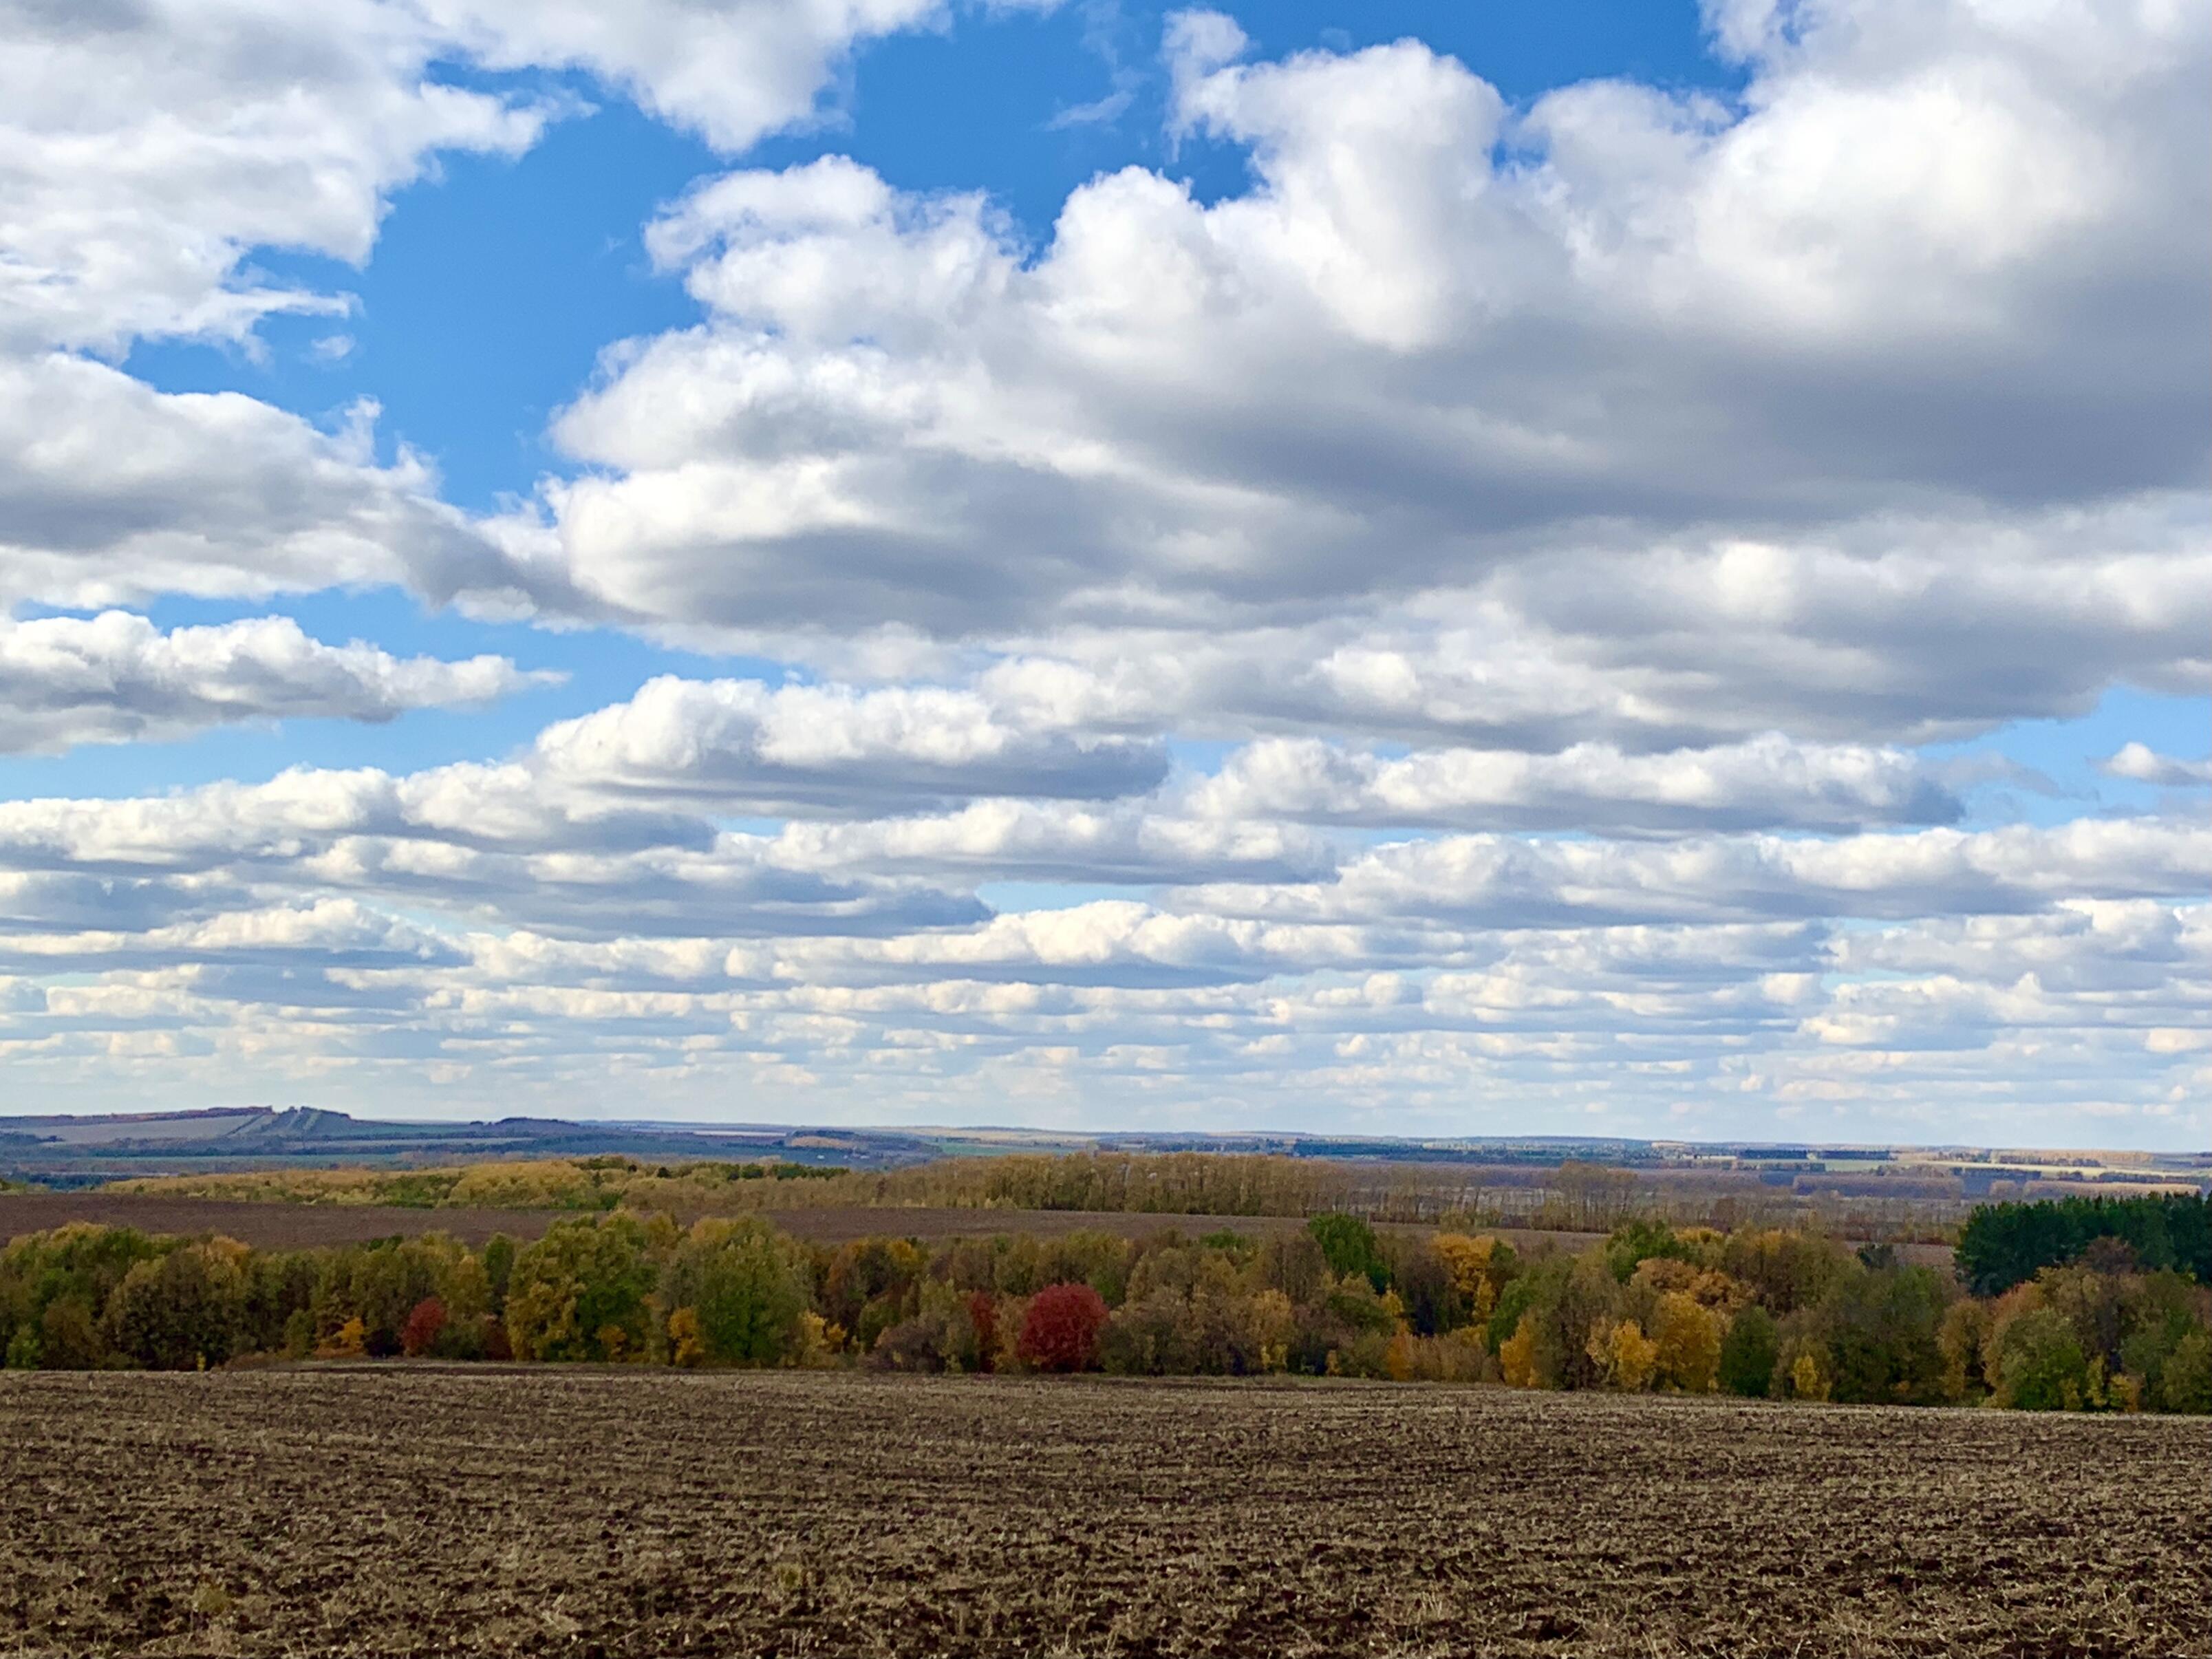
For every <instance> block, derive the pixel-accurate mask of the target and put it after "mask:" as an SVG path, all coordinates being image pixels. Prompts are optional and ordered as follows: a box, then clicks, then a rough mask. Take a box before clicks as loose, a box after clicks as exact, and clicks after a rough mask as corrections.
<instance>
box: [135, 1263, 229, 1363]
mask: <svg viewBox="0 0 2212 1659" xmlns="http://www.w3.org/2000/svg"><path fill="white" fill-rule="evenodd" d="M245 1255H246V1247H245V1246H244V1245H243V1244H240V1243H235V1242H234V1241H233V1240H230V1239H227V1238H218V1239H210V1240H208V1241H206V1242H204V1243H191V1244H180V1245H179V1246H178V1247H177V1248H176V1249H173V1250H170V1251H168V1252H167V1254H166V1255H161V1256H159V1257H157V1258H155V1259H154V1260H152V1261H141V1262H140V1263H138V1264H137V1266H136V1267H133V1268H131V1271H130V1272H129V1273H125V1275H124V1276H123V1282H122V1283H121V1284H119V1285H117V1286H116V1287H115V1293H114V1295H113V1296H112V1297H109V1298H108V1304H107V1310H106V1325H107V1335H108V1340H110V1341H111V1342H112V1343H113V1344H114V1345H115V1347H116V1349H117V1350H118V1352H121V1353H123V1354H125V1355H126V1356H127V1357H129V1358H131V1360H133V1361H135V1362H136V1363H137V1364H141V1365H143V1366H145V1367H146V1368H147V1369H148V1370H193V1369H195V1368H196V1367H201V1366H207V1365H220V1364H222V1363H223V1362H224V1361H225V1360H227V1359H228V1358H230V1356H231V1355H232V1353H233V1352H235V1351H236V1349H237V1346H238V1340H239V1335H240V1331H241V1329H242V1328H243V1327H244V1324H245V1315H246V1275H245V1273H243V1272H242V1271H241V1270H240V1263H241V1261H242V1260H243V1258H244V1257H245Z"/></svg>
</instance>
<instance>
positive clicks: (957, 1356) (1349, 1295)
mask: <svg viewBox="0 0 2212 1659" xmlns="http://www.w3.org/2000/svg"><path fill="white" fill-rule="evenodd" d="M0 1352H4V1355H5V1358H6V1363H7V1364H9V1366H13V1367H46V1368H80V1369H81V1368H92V1367H118V1366H125V1367H127V1366H142V1367H156V1368H166V1369H191V1368H195V1367H200V1366H210V1365H222V1364H251V1363H261V1362H268V1361H272V1360H276V1359H292V1360H306V1359H314V1358H325V1359H336V1358H362V1357H377V1356H385V1355H415V1356H433V1357H438V1358H447V1359H454V1360H472V1359H508V1358H513V1359H519V1360H529V1361H542V1362H556V1361H592V1362H599V1363H610V1364H648V1365H685V1366H692V1365H805V1366H823V1367H828V1366H844V1365H866V1366H871V1367H876V1368H880V1369H885V1370H916V1371H1023V1370H1030V1371H1076V1370H1107V1371H1112V1372H1117V1373H1121V1374H1127V1375H1166V1374H1179V1375H1187V1374H1201V1375H1202V1374H1221V1375H1249V1374H1259V1373H1268V1372H1293V1373H1310V1374H1316V1375H1329V1376H1366V1377H1392V1378H1397V1379H1401V1380H1415V1379H1426V1380H1434V1381H1457V1382H1483V1381H1494V1382H1503V1383H1508V1384H1511V1385H1515V1386H1517V1387H1522V1388H1537V1389H1617V1390H1625V1391H1646V1390H1669V1391H1678V1392H1681V1393H1686V1394H1708V1393H1712V1392H1716V1391H1726V1392H1729V1393H1733V1394H1737V1395H1750V1396H1773V1397H1778V1398H1784V1399H1798V1400H1829V1401H1878V1402H1885V1403H1903V1404H1938V1403H1965V1402H1972V1401H1985V1402H1987V1403H1990V1404H1994V1405H1998V1406H2009V1407H2031V1408H2042V1409H2067V1410H2075V1409H2081V1410H2124V1411H2136V1410H2155V1411H2187V1412H2203V1411H2209V1410H2212V1291H2208V1290H2207V1289H2206V1287H2205V1286H2204V1285H2203V1284H2201V1283H2199V1282H2198V1281H2197V1280H2196V1279H2192V1278H2191V1277H2190V1276H2189V1275H2187V1274H2185V1273H2181V1272H2178V1271H2175V1270H2174V1269H2172V1268H2157V1269H2147V1268H2145V1267H2142V1265H2141V1264H2140V1263H2138V1262H2136V1261H2134V1260H2132V1259H2131V1258H2130V1256H2129V1255H2127V1254H2126V1252H2124V1251H2123V1250H2114V1251H2111V1252H2106V1253H2105V1254H2104V1255H2102V1256H2097V1255H2094V1253H2093V1254H2092V1255H2091V1256H2089V1257H2085V1258H2084V1259H2082V1260H2080V1261H2072V1262H2069V1263H2066V1264H2063V1265H2053V1266H2046V1267H2043V1268H2042V1269H2041V1270H2040V1271H2039V1272H2037V1273H2035V1274H2034V1275H2033V1277H2032V1278H2030V1279H2027V1280H2026V1281H2024V1282H2022V1283H2021V1284H2018V1285H2014V1286H2013V1287H2012V1288H2010V1289H2009V1290H2008V1291H2005V1293H2004V1294H2003V1295H2002V1296H2000V1297H1994V1298H1983V1297H1974V1296H1972V1295H1971V1294H1969V1293H1966V1292H1965V1291H1962V1290H1961V1289H1960V1286H1959V1285H1957V1284H1956V1283H1955V1282H1954V1280H1953V1279H1951V1278H1950V1277H1949V1276H1948V1275H1946V1274H1942V1273H1938V1272H1936V1270H1934V1269H1931V1268H1928V1267H1914V1266H1906V1265H1901V1264H1899V1262H1898V1261H1897V1260H1896V1259H1895V1256H1894V1255H1893V1252H1892V1251H1891V1250H1890V1249H1887V1247H1885V1246H1881V1245H1872V1246H1867V1247H1864V1248H1863V1249H1857V1250H1854V1249H1851V1248H1850V1247H1849V1246H1847V1245H1845V1244H1843V1243H1838V1242H1837V1241H1836V1240H1833V1239H1832V1238H1828V1237H1822V1236H1820V1235H1818V1234H1814V1233H1811V1232H1808V1231H1796V1230H1788V1229H1780V1228H1743V1229H1739V1230H1737V1231H1734V1232H1728V1233H1723V1232H1720V1231H1715V1230H1713V1229H1710V1228H1676V1227H1674V1226H1672V1225H1669V1224H1668V1223H1667V1222H1665V1221H1663V1220H1657V1219H1644V1220H1637V1221H1632V1222H1629V1223H1626V1224H1624V1225H1621V1226H1620V1227H1617V1228H1616V1229H1614V1230H1613V1231H1612V1233H1610V1234H1609V1235H1608V1236H1607V1237H1606V1238H1605V1239H1604V1240H1603V1241H1602V1242H1601V1243H1595V1244H1593V1245H1592V1246H1591V1247H1589V1249H1584V1250H1582V1251H1580V1252H1579V1253H1569V1252H1566V1251H1564V1250H1553V1251H1548V1252H1547V1251H1541V1250H1540V1251H1535V1252H1532V1253H1529V1254H1526V1255H1524V1254H1521V1253H1516V1251H1515V1250H1514V1249H1513V1248H1512V1247H1511V1246H1510V1245H1509V1244H1508V1243H1504V1241H1502V1240H1500V1239H1498V1238H1497V1237H1493V1236H1491V1235H1487V1234H1480V1233H1463V1232H1455V1231H1443V1232H1434V1233H1421V1234H1405V1233H1401V1234H1394V1235H1384V1236H1378V1235H1377V1234H1376V1231H1375V1230H1374V1229H1373V1228H1372V1227H1371V1226H1370V1225H1369V1224H1368V1223H1367V1222H1366V1221H1364V1219H1362V1218H1358V1217H1355V1216H1351V1215H1345V1214H1328V1215H1322V1216H1319V1217H1316V1218H1313V1219H1312V1220H1311V1221H1310V1223H1309V1225H1307V1227H1306V1228H1305V1229H1304V1230H1303V1231H1291V1232H1283V1233H1277V1234H1273V1235H1270V1236H1268V1237H1266V1238H1264V1239H1253V1238H1249V1237H1243V1236H1241V1235H1239V1234H1236V1233H1231V1232H1219V1233H1212V1234H1208V1235H1206V1236H1204V1237H1197V1238H1191V1237H1182V1236H1179V1235H1176V1234H1174V1233H1166V1234H1162V1235H1159V1236H1156V1237H1152V1238H1147V1239H1143V1240H1136V1241H1133V1240H1130V1239H1127V1238H1123V1237H1118V1236H1115V1235H1109V1234H1105V1233H1085V1232H1078V1233H1074V1234H1072V1235H1069V1236H1067V1237H1060V1238H1039V1237H1030V1236H1017V1237H996V1238H979V1239H968V1240H961V1241H957V1242H953V1243H946V1244H944V1245H940V1246H939V1247H936V1248H934V1249H931V1248H927V1247H925V1246H923V1245H921V1244H919V1243H915V1242H913V1241H910V1240H906V1239H899V1238H888V1237H884V1238H871V1239H866V1240H862V1241H860V1242H858V1243H848V1244H845V1245H842V1246H834V1247H833V1246H809V1245H807V1244H805V1243H800V1242H798V1241H796V1240H793V1239H792V1238H790V1237H787V1236H785V1235H784V1234H782V1233H781V1232H779V1231H776V1230H775V1228H774V1227H773V1226H771V1225H769V1223H768V1222H767V1221H766V1220H765V1219H763V1218H758V1217H751V1216H746V1217H738V1218H708V1219H706V1220H702V1221H700V1222H697V1223H696V1224H694V1225H691V1226H690V1227H689V1228H685V1227H683V1226H681V1225H678V1223H677V1222H676V1221H674V1220H673V1219H672V1218H670V1217H668V1216H667V1215H665V1214H654V1215H650V1216H639V1215H636V1214H634V1213H631V1212H615V1213H611V1214H600V1215H589V1216H581V1217H579V1218H575V1219H573V1220H568V1221H563V1222H561V1223H559V1224H557V1225H555V1226H554V1227H552V1228H551V1229H550V1230H549V1231H547V1232H546V1233H545V1235H544V1237H542V1238H540V1239H538V1241H537V1242H535V1243H530V1244H526V1245H520V1246H518V1245H517V1244H515V1243H513V1241H511V1240H508V1239H507V1238H504V1237H495V1238H494V1239H492V1240H491V1241H490V1242H489V1243H488V1244H487V1245H486V1246H485V1247H484V1248H483V1249H481V1250H473V1249H469V1248H468V1247H466V1246H465V1245H463V1244H461V1243H458V1242H456V1241H454V1240H453V1239H451V1238H448V1237H443V1236H435V1235H434V1236H432V1237H426V1238H416V1239H409V1240H398V1239H393V1240H387V1241H384V1242H381V1243H375V1244H370V1245H359V1246H348V1247H343V1248H339V1249H316V1250H301V1251H260V1250H254V1249H249V1248H247V1247H246V1246H245V1245H243V1244H240V1243H235V1242H234V1241H232V1240H228V1239H223V1238H199V1239H192V1240H183V1239H164V1238H149V1237H146V1236H144V1235H143V1234H141V1233H138V1232H136V1231H131V1230H128V1229H118V1228H106V1227H99V1226H94V1225H85V1224H80V1225H72V1226H68V1227H63V1228H60V1229H58V1230H55V1231H51V1232H45V1233H38V1234H32V1235H29V1236H27V1237H21V1238H18V1239H15V1240H14V1241H13V1242H11V1243H9V1245H8V1246H7V1247H6V1249H4V1251H0Z"/></svg>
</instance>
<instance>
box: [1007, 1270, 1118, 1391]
mask: <svg viewBox="0 0 2212 1659" xmlns="http://www.w3.org/2000/svg"><path fill="white" fill-rule="evenodd" d="M1106 1319H1107V1313H1106V1298H1105V1297H1102V1296H1100V1295H1099V1294H1098V1292H1097V1291H1095V1290H1093V1289H1091V1286H1090V1285H1066V1284H1061V1285H1046V1286H1045V1287H1044V1289H1042V1290H1041V1291H1038V1292H1037V1293H1036V1295H1035V1296H1033V1297H1030V1305H1029V1310H1028V1311H1027V1312H1026V1313H1024V1315H1023V1316H1022V1335H1021V1342H1020V1345H1019V1347H1018V1350H1017V1352H1019V1354H1020V1355H1021V1357H1022V1358H1023V1360H1024V1362H1025V1363H1027V1364H1031V1365H1034V1366H1036V1368H1037V1370H1041V1371H1083V1370H1090V1369H1091V1365H1092V1364H1094V1363H1095V1362H1096V1361H1097V1355H1098V1334H1099V1332H1100V1331H1101V1330H1103V1328H1105V1324H1106Z"/></svg>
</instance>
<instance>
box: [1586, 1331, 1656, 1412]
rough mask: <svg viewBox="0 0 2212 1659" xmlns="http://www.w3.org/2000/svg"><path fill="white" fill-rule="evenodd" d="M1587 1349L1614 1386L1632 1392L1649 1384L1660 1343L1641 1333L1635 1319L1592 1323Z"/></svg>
mask: <svg viewBox="0 0 2212 1659" xmlns="http://www.w3.org/2000/svg"><path fill="white" fill-rule="evenodd" d="M1589 1357H1590V1358H1591V1359H1593V1360H1594V1361H1595V1362H1596V1364H1598V1365H1599V1366H1600V1367H1601V1369H1602V1370H1604V1372H1605V1377H1606V1381H1607V1382H1608V1383H1611V1384H1612V1385H1613V1387H1614V1388H1616V1389H1626V1390H1627V1391H1628V1392H1630V1393H1632V1394H1633V1393H1639V1392H1641V1391H1642V1390H1644V1389H1648V1388H1650V1386H1651V1377H1652V1373H1653V1372H1654V1371H1655V1370H1656V1369H1657V1367H1658V1364H1659V1345H1658V1344H1657V1343H1656V1342H1654V1341H1653V1340H1651V1339H1650V1337H1648V1336H1646V1335H1644V1328H1643V1327H1642V1326H1641V1325H1638V1323H1637V1322H1635V1321H1634V1320H1632V1319H1624V1320H1622V1321H1620V1323H1618V1324H1615V1325H1610V1326H1607V1325H1603V1324H1599V1325H1594V1326H1592V1327H1591V1328H1590V1335H1589Z"/></svg>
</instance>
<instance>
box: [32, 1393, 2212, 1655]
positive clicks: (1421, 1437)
mask: <svg viewBox="0 0 2212 1659" xmlns="http://www.w3.org/2000/svg"><path fill="white" fill-rule="evenodd" d="M2206 1468H2212V1424H2208V1423H2207V1422H2205V1421H2203V1420H2202V1419H2171V1418H2169V1419H2152V1418H2120V1417H2100V1418H2091V1417H2059V1416H2032V1415H2028V1414H2025V1413H1995V1412H1972V1411H1936V1410H1917V1411H1916V1410H1905V1409H1857V1408H1838V1407H1790V1406H1769V1405H1749V1404H1737V1403H1728V1402H1723V1401H1693V1400H1681V1399H1674V1400H1653V1399H1649V1398H1631V1397H1621V1396H1601V1395H1541V1394H1522V1393H1519V1392H1516V1391H1510V1390H1503V1389H1440V1388H1422V1387H1419V1386H1410V1387H1408V1386H1395V1385H1389V1384H1359V1383H1334V1384H1333V1383H1306V1384H1303V1385H1293V1384H1255V1383H1181V1384H1168V1383H1106V1382H1100V1381H1048V1380H1040V1379H1029V1380H1018V1379H1006V1380H1000V1379H993V1378H984V1377H964V1378H948V1379H929V1378H918V1377H878V1376H865V1375H854V1374H848V1373H832V1374H824V1373H809V1372H767V1373H752V1374H727V1373H726V1374H721V1375H701V1374H681V1373H671V1372H665V1371H659V1372H615V1371H605V1370H597V1371H560V1372H551V1371H545V1370H505V1369H500V1370H481V1369H480V1370H435V1369H417V1368H409V1367H403V1366H398V1365H392V1366H384V1367H362V1368H358V1369H337V1368H330V1367H321V1368H312V1369H302V1370H270V1371H251V1372H229V1373H209V1374H206V1375H198V1376H195V1375H189V1374H187V1375H182V1376H178V1375H169V1376H155V1375H131V1374H116V1373H89V1374H75V1375H64V1374H32V1375H24V1374H17V1373H9V1374H6V1375H5V1376H0V1560H4V1561H6V1562H8V1563H9V1565H10V1571H9V1573H7V1574H5V1575H0V1651H7V1652H9V1653H21V1654H27V1655H28V1654H41V1655H43V1654H56V1655H59V1654H69V1655H72V1656H75V1655H85V1654H112V1653H123V1652H129V1653H133V1654H139V1653H149V1654H161V1653H171V1654H183V1653H194V1654H201V1653H220V1654H228V1655H237V1656H258V1655H277V1654H290V1653H298V1652H316V1653H337V1654H354V1655H358V1654H428V1653H456V1652H462V1651H466V1652H470V1653H479V1654H491V1655H522V1654H538V1653H574V1654H587V1653H588V1654H600V1655H605V1656H631V1655H638V1656H643V1655H659V1654H671V1653H687V1652H694V1653H703V1652H714V1653H734V1652H746V1653H753V1652H760V1653H801V1652H833V1653H856V1654H893V1653H939V1652H947V1651H961V1652H972V1653H979V1654H985V1655H1001V1654H1004V1655H1013V1654H1034V1653H1053V1652H1084V1653H1107V1652H1115V1653H1135V1654H1143V1653H1180V1654H1194V1655H1204V1654H1255V1653H1267V1654H1278V1653H1279V1654H1290V1655H1297V1654H1317V1653H1346V1652H1364V1653H1383V1652H1389V1653H1404V1654H1431V1653H1435V1654H1441V1653H1466V1652H1487V1653H1498V1654H1523V1655H1532V1654H1549V1655H1580V1654H1601V1653H1602V1654H1620V1653H1637V1654H1644V1655H1656V1656H1670V1655H1688V1654H1711V1653H1762V1654H1765V1653H1773V1654H1781V1653H1789V1654H1796V1655H1808V1656H1809V1655H1831V1654H1832V1655H1844V1654H1849V1655H1855V1656H1875V1659H1880V1656H1885V1655H1902V1654H1932V1653H1945V1654H1959V1655H1989V1656H1997V1655H2027V1654H2045V1653H2048V1654H2057V1653H2065V1654H2073V1655H2086V1654H2100V1655H2101V1654H2110V1655H2129V1656H2136V1655H2144V1654H2155V1653H2172V1654H2179V1653H2203V1652H2207V1651H2212V1506H2208V1505H2207V1504H2206V1502H2205V1473H2204V1472H2205V1470H2206Z"/></svg>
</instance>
